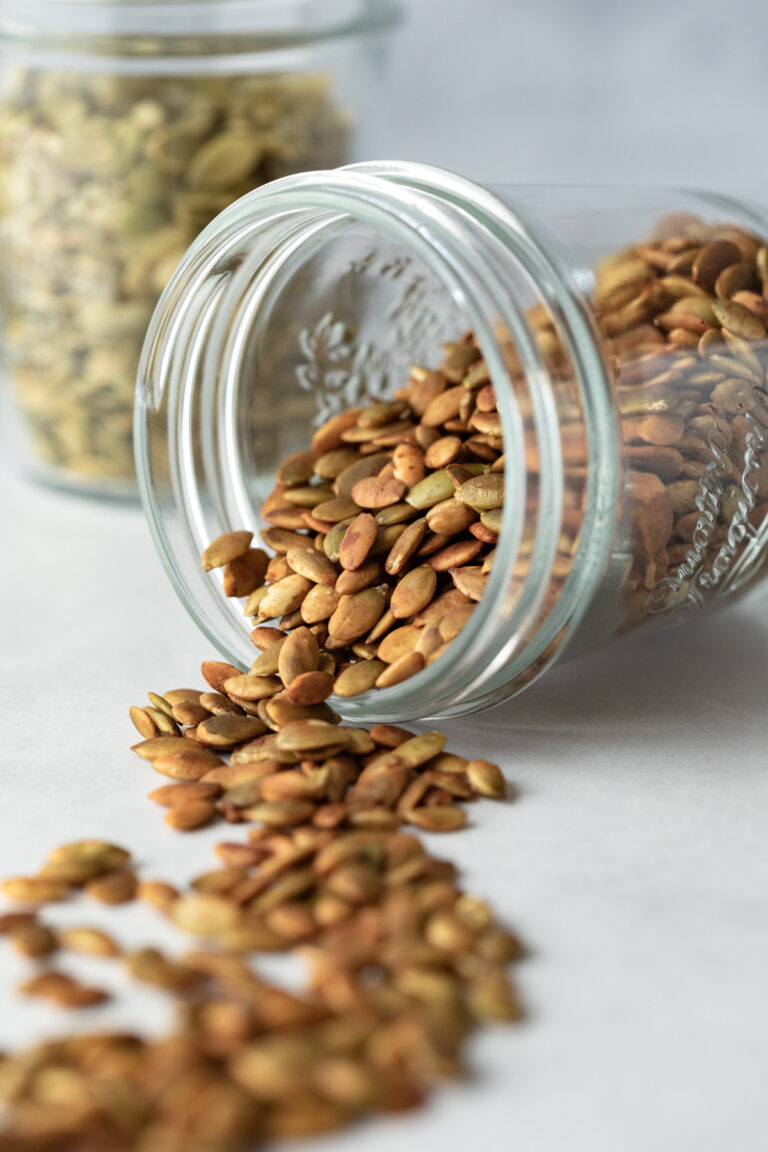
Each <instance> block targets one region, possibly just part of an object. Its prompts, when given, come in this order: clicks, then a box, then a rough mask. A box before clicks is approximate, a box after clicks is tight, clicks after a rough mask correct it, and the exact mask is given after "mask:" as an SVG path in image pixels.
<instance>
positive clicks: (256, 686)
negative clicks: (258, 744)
mask: <svg viewBox="0 0 768 1152" xmlns="http://www.w3.org/2000/svg"><path fill="white" fill-rule="evenodd" d="M265 655H266V653H265ZM281 687H282V684H281V683H280V681H279V680H278V679H277V677H276V676H258V675H256V676H254V675H253V673H250V672H248V673H244V674H243V675H238V676H232V677H231V678H230V679H229V680H225V681H224V690H225V692H228V693H229V694H230V696H235V697H236V698H237V700H238V702H239V701H241V700H266V699H268V698H269V697H270V696H274V695H275V693H276V692H279V691H280V689H281ZM214 719H215V720H216V721H219V720H225V721H230V720H232V721H235V724H234V725H233V724H218V723H213V720H214ZM243 719H244V717H242V716H232V715H222V716H218V717H215V718H212V722H211V723H208V721H203V723H202V724H200V725H199V726H198V739H200V740H201V741H202V742H203V743H204V744H207V743H209V742H210V741H209V740H208V735H209V733H211V732H218V731H226V730H227V729H228V728H232V730H233V731H235V730H236V729H237V724H238V722H239V721H242V720H243ZM253 734H254V735H258V733H256V732H254V733H253ZM243 739H245V740H247V739H250V737H248V736H245V737H243Z"/></svg>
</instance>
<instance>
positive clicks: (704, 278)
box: [692, 240, 741, 292]
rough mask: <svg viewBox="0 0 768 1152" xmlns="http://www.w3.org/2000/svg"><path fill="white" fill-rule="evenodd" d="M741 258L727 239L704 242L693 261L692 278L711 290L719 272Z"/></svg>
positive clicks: (734, 246)
mask: <svg viewBox="0 0 768 1152" xmlns="http://www.w3.org/2000/svg"><path fill="white" fill-rule="evenodd" d="M740 260H741V251H740V250H739V248H737V246H736V245H735V244H732V243H731V242H730V241H729V240H714V241H712V243H710V244H705V245H704V247H703V248H702V249H701V251H700V252H699V254H698V255H697V257H696V259H695V260H694V262H693V269H692V272H693V279H694V281H695V283H696V284H699V285H700V286H701V287H702V288H705V289H706V290H707V292H713V291H714V288H715V283H716V281H717V279H718V277H719V276H720V274H721V272H723V270H724V269H725V268H727V267H728V266H729V265H731V264H736V263H738V262H739V261H740Z"/></svg>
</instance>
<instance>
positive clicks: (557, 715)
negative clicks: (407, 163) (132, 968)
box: [0, 0, 768, 1152]
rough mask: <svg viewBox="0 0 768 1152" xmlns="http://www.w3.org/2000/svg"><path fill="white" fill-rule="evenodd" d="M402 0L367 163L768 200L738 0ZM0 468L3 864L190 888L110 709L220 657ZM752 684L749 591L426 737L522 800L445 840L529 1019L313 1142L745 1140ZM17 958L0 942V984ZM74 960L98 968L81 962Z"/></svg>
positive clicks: (121, 552)
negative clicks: (101, 858)
mask: <svg viewBox="0 0 768 1152" xmlns="http://www.w3.org/2000/svg"><path fill="white" fill-rule="evenodd" d="M412 7H413V18H412V20H411V23H410V27H409V29H408V30H407V32H406V33H405V34H403V35H402V36H401V37H400V39H399V42H398V46H397V49H396V58H395V66H394V70H393V81H392V86H391V91H390V105H391V111H392V123H393V126H392V127H391V129H390V130H388V132H387V133H386V135H385V137H383V138H382V139H381V144H380V149H379V151H380V154H381V155H387V156H390V157H392V156H402V157H406V158H413V159H423V160H427V161H429V162H432V163H438V164H443V165H446V166H450V167H453V168H456V169H458V170H460V171H463V172H465V173H467V174H469V175H472V176H475V177H476V178H478V179H484V180H496V181H502V180H504V181H510V182H512V181H521V182H531V181H538V180H548V181H553V180H558V181H568V180H576V181H583V182H588V181H618V182H639V183H654V182H660V181H663V182H672V183H682V184H691V185H697V184H700V185H706V186H711V187H715V188H719V189H722V190H724V191H730V192H734V193H737V194H738V193H741V192H743V191H745V190H746V191H748V192H750V193H751V194H754V195H759V194H760V192H761V188H762V190H764V192H765V194H766V201H768V172H766V171H764V168H765V156H766V148H765V143H764V141H765V135H766V130H767V129H766V124H768V117H767V113H768V100H766V95H767V89H768V69H766V67H765V63H764V60H765V46H766V43H768V37H767V36H766V32H768V9H765V8H764V7H763V5H762V4H761V3H759V0H751V2H745V3H742V4H741V5H739V6H736V5H724V4H719V3H718V4H716V3H713V2H711V0H707V2H699V3H696V4H694V3H677V4H674V3H662V2H661V0H646V3H645V4H644V5H642V6H640V5H637V4H623V3H619V2H614V3H609V2H608V0H604V2H597V0H588V2H580V3H575V2H572V3H568V2H567V0H559V2H553V0H548V2H541V3H539V4H538V5H536V6H534V5H529V4H526V5H522V4H517V3H512V2H510V0H473V2H472V3H471V4H470V3H462V2H461V0H417V2H415V3H414V4H413V6H412ZM8 455H9V454H8V446H7V441H6V445H5V447H4V452H3V460H2V463H1V464H0V522H1V528H2V531H1V532H0V549H1V552H0V555H1V557H2V563H1V564H0V585H2V587H0V604H1V605H2V611H1V612H0V639H1V640H2V655H3V659H2V665H1V666H0V699H1V700H2V705H3V708H2V713H0V725H1V727H0V748H1V749H2V753H1V754H0V781H1V782H2V792H0V874H2V875H6V874H8V873H11V872H22V871H24V870H31V869H33V868H35V867H36V866H37V865H38V864H39V863H40V862H41V861H42V859H43V856H44V854H45V852H46V850H47V849H48V848H49V847H50V846H52V845H53V844H55V843H58V842H61V841H63V840H66V839H68V838H73V837H79V836H82V835H90V834H106V835H109V836H112V837H114V838H115V839H117V840H119V841H121V842H125V843H126V844H128V845H129V846H132V847H133V848H134V849H135V850H136V853H137V855H138V857H139V859H140V862H141V864H142V867H143V870H144V873H145V875H163V876H168V877H170V878H172V879H174V878H175V879H178V880H183V878H184V877H188V876H189V875H190V874H191V873H192V872H196V871H202V870H203V869H204V868H206V867H209V866H213V857H212V855H210V854H209V853H208V850H207V845H209V844H212V843H213V842H215V841H216V840H217V839H219V838H221V835H220V830H216V831H215V832H214V831H213V830H211V831H210V832H203V833H199V834H197V835H195V836H194V837H187V838H185V837H181V836H179V835H177V834H173V833H171V832H170V830H168V829H166V828H165V827H164V825H163V823H162V816H161V812H160V810H159V809H156V808H155V807H154V806H151V805H149V804H148V802H147V801H146V800H145V793H146V792H148V791H149V790H150V788H151V787H154V786H155V785H156V784H157V783H158V778H157V777H156V776H154V774H153V773H152V770H151V768H149V767H148V766H147V765H146V764H145V763H144V762H142V761H139V760H138V759H137V758H136V757H134V756H132V755H131V754H130V753H129V752H127V751H126V747H127V745H128V744H129V743H131V742H132V740H133V730H132V728H131V727H130V724H129V722H128V719H127V707H128V705H129V704H131V703H140V702H141V700H142V698H143V694H144V692H145V691H146V689H148V688H152V689H154V690H158V691H163V690H164V689H168V688H170V687H174V686H179V685H194V684H197V683H198V682H199V677H198V674H197V668H198V665H199V662H200V660H201V659H202V658H203V657H206V656H213V655H214V653H212V652H210V651H209V650H208V648H207V646H206V644H205V642H204V641H203V640H202V639H201V638H200V636H199V635H197V634H196V632H195V628H194V626H193V625H192V623H191V622H190V620H189V619H188V618H187V617H186V615H185V614H184V612H183V610H182V608H181V607H180V605H179V604H178V603H177V602H176V600H175V598H174V594H173V593H172V591H171V589H170V587H169V586H168V584H167V582H166V580H165V577H164V575H163V572H162V570H161V568H160V564H159V561H158V560H157V558H156V556H155V555H154V552H153V549H152V545H151V542H150V540H149V537H148V533H147V530H146V528H145V526H144V523H143V520H142V517H141V514H140V512H139V511H138V510H137V509H135V508H126V507H122V506H111V505H108V504H98V503H94V502H89V501H82V500H78V499H76V498H73V497H68V496H66V495H63V494H57V493H52V492H47V491H45V490H43V489H40V488H35V487H34V486H32V485H29V484H28V483H25V482H23V481H22V480H20V479H19V477H18V475H17V473H16V469H15V467H14V465H13V464H12V463H11V462H10V461H9V459H8ZM767 699H768V624H767V623H766V614H765V608H764V606H761V605H760V604H756V605H753V606H749V607H747V606H745V607H742V608H740V609H738V610H735V611H733V612H730V613H727V614H726V615H724V616H722V617H721V618H720V619H717V620H711V621H709V622H705V623H703V624H699V625H698V626H695V627H694V628H692V629H689V630H686V631H682V632H677V633H673V634H669V635H668V636H666V637H665V638H663V639H662V640H660V641H659V640H657V641H655V642H653V643H647V642H642V641H641V642H639V643H636V644H634V645H632V646H628V647H625V648H620V649H619V648H617V649H616V650H615V651H608V652H603V653H601V654H600V655H599V656H596V657H593V658H590V659H589V660H586V661H583V662H581V663H580V664H578V665H573V666H570V665H564V666H562V667H561V668H559V669H557V670H556V671H554V672H553V673H552V674H551V675H549V676H547V678H546V679H545V681H544V682H543V683H542V684H541V685H539V686H538V687H537V688H535V689H534V690H532V691H531V692H530V693H529V694H527V695H526V696H524V697H523V698H521V699H519V700H518V701H516V702H514V703H513V704H510V705H507V706H505V707H503V708H500V709H498V710H496V711H494V712H492V713H488V714H486V715H483V716H478V717H476V718H474V719H471V720H462V721H461V722H460V723H454V724H447V725H446V726H445V727H446V729H447V730H448V731H449V734H450V742H451V747H453V748H454V749H455V750H456V751H460V752H465V753H473V754H482V755H486V756H490V757H492V758H498V759H499V760H500V761H501V762H502V764H503V766H504V769H505V771H506V772H507V774H508V776H509V778H510V779H511V780H512V781H514V783H515V784H516V786H517V787H518V790H519V797H518V799H517V801H516V802H515V803H514V804H509V805H504V806H501V805H498V806H494V805H491V804H484V805H481V806H477V807H476V808H475V809H474V810H473V814H472V817H473V819H472V827H471V829H470V830H468V831H467V832H465V833H462V834H460V835H458V836H454V837H450V838H445V839H444V840H441V841H439V843H438V847H439V849H440V850H442V851H444V852H446V853H447V854H449V855H450V856H452V857H453V858H455V859H456V860H457V861H459V862H460V864H461V865H462V867H463V868H464V870H465V871H464V874H465V878H466V883H467V885H468V886H469V887H470V888H471V889H472V890H474V891H476V892H478V893H480V894H483V895H487V896H488V897H490V898H492V899H493V901H494V903H495V906H496V907H497V909H498V910H499V912H500V913H501V914H502V915H503V916H504V917H505V918H506V919H507V920H508V921H509V922H510V923H511V924H513V925H514V926H515V927H516V928H517V929H518V930H519V932H520V933H521V934H522V936H523V937H524V939H525V940H526V941H527V943H528V945H529V948H530V952H531V955H530V958H529V959H528V960H527V961H526V962H525V964H524V965H522V966H521V968H520V970H519V978H520V984H521V988H522V992H523V996H524V999H525V1002H526V1005H527V1008H528V1019H527V1022H526V1023H525V1025H524V1026H522V1027H520V1028H517V1029H510V1030H499V1031H497V1032H489V1033H486V1034H485V1035H484V1036H483V1037H482V1038H481V1039H480V1040H479V1041H478V1042H477V1043H476V1044H475V1045H474V1046H473V1050H472V1057H473V1063H474V1068H475V1070H476V1072H477V1076H476V1078H475V1080H474V1081H473V1082H470V1083H468V1084H466V1085H464V1086H462V1087H461V1088H456V1087H452V1088H450V1089H449V1090H447V1091H444V1092H443V1093H441V1094H439V1095H438V1097H437V1098H436V1100H435V1102H434V1105H433V1106H432V1107H431V1108H430V1109H429V1110H427V1111H426V1112H423V1113H421V1114H417V1115H414V1116H412V1117H406V1118H402V1119H398V1120H396V1121H383V1122H381V1123H379V1122H377V1123H375V1124H370V1125H367V1126H365V1127H364V1128H363V1129H358V1130H356V1131H355V1132H353V1133H351V1134H349V1135H347V1136H345V1137H341V1138H338V1137H334V1138H333V1139H329V1140H326V1141H321V1142H318V1143H314V1144H312V1145H311V1147H313V1148H317V1149H319V1150H323V1152H324V1150H325V1149H328V1150H329V1152H330V1150H331V1149H334V1150H335V1149H339V1148H358V1147H359V1148H364V1149H368V1150H369V1152H390V1149H392V1148H393V1147H394V1146H395V1141H396V1142H397V1147H398V1149H399V1150H400V1152H417V1150H418V1152H459V1150H460V1149H464V1148H465V1147H466V1146H467V1145H469V1144H476V1145H480V1144H482V1146H483V1147H484V1148H485V1149H486V1150H487V1152H508V1150H510V1152H511V1150H512V1149H515V1150H516V1152H517V1150H519V1152H565V1150H566V1149H567V1150H568V1152H670V1150H672V1149H674V1152H726V1150H727V1152H764V1150H765V1148H766V1136H765V1132H766V1121H767V1120H768V1106H766V1093H765V1074H766V1066H767V1063H768V1008H767V1007H766V1004H767V1002H768V1001H767V998H766V972H767V971H768V902H767V900H766V896H767V893H766V880H767V879H768V848H767V847H766V825H767V818H768V781H767V778H766V770H765V760H766V754H765V747H766V732H767V730H768V721H767V720H766V714H767V713H768V706H767V705H766V700H767ZM57 917H58V920H59V921H61V920H63V919H66V920H68V921H69V922H73V921H81V922H82V921H86V922H87V921H89V920H92V919H102V918H103V915H102V913H101V912H99V913H98V916H96V915H93V916H92V915H91V910H90V909H88V908H87V907H84V906H75V907H73V908H71V909H70V908H68V909H65V910H62V911H61V912H60V913H58V914H57ZM106 919H107V920H108V921H109V922H110V923H111V924H112V925H113V926H114V927H115V930H116V931H117V932H118V934H119V935H120V936H121V938H122V939H123V940H124V941H125V942H134V943H139V942H142V943H152V942H155V941H156V940H158V939H161V940H162V939H167V940H168V942H169V943H173V944H174V945H177V944H178V941H175V940H173V939H172V938H171V937H170V936H168V937H163V936H162V935H161V934H160V933H159V923H160V922H159V918H158V917H155V916H154V914H152V913H151V912H148V911H140V910H138V909H128V910H123V911H121V910H118V911H115V912H114V913H112V914H111V915H110V916H109V917H106ZM22 971H23V967H22V966H21V965H19V964H18V963H16V962H11V961H10V960H9V957H8V953H7V950H2V951H0V979H1V980H2V987H3V989H7V987H8V986H9V984H10V983H11V982H12V981H13V980H16V979H18V978H20V975H21V972H22ZM89 971H90V973H91V974H94V973H96V974H97V976H98V978H101V976H100V973H101V971H102V969H101V967H100V966H99V964H98V962H94V964H93V965H92V966H91V968H90V970H89ZM105 979H107V978H106V977H105ZM113 986H114V985H113ZM0 1003H1V1004H2V1007H1V1008H0V1047H4V1046H6V1045H8V1044H10V1043H15V1042H18V1041H20V1040H22V1039H26V1040H31V1039H33V1038H35V1037H37V1036H40V1035H44V1034H48V1033H50V1031H51V1030H52V1029H56V1028H60V1027H62V1026H63V1024H62V1020H61V1018H60V1017H54V1016H52V1015H51V1014H50V1012H49V1010H47V1009H45V1008H41V1007H36V1006H34V1005H31V1004H29V1003H20V1002H18V1001H16V1000H13V999H10V998H8V997H7V996H6V994H5V992H3V998H2V1000H1V1001H0ZM162 1003H163V1002H162V1001H161V1000H160V999H156V998H155V997H154V996H153V995H152V994H151V993H145V994H143V995H141V996H139V997H137V998H134V999H132V1000H130V1001H129V1002H128V1005H127V1007H126V1008H125V1009H124V1010H123V1012H122V1015H119V1014H117V1013H116V1012H114V1011H112V1010H110V1011H108V1012H105V1013H104V1014H102V1015H97V1016H96V1017H95V1019H96V1020H97V1021H98V1022H99V1023H101V1021H102V1020H114V1019H119V1020H121V1021H122V1022H123V1023H125V1022H128V1021H130V1022H131V1023H133V1024H134V1025H135V1024H139V1023H140V1024H147V1025H149V1024H150V1023H155V1022H157V1020H158V1018H159V1017H158V1008H159V1005H160V1004H162ZM92 1022H93V1020H91V1021H88V1023H89V1025H90V1024H91V1023H92Z"/></svg>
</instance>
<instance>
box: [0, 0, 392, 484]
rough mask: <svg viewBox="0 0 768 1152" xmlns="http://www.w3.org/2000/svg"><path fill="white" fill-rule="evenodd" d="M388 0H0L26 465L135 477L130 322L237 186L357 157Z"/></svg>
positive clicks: (9, 288) (8, 253)
mask: <svg viewBox="0 0 768 1152" xmlns="http://www.w3.org/2000/svg"><path fill="white" fill-rule="evenodd" d="M397 19H398V9H397V7H396V5H395V4H394V3H392V2H391V0H207V2H191V3H187V2H183V0H182V2H179V0H152V2H151V3H150V2H142V0H139V2H134V0H113V2H110V0H8V2H5V3H3V5H2V8H0V69H1V71H0V245H1V254H2V259H1V260H0V268H1V269H2V271H0V300H1V302H2V311H3V334H2V336H3V338H2V348H3V361H4V369H5V374H6V376H7V380H8V383H9V385H10V388H11V391H12V394H13V397H14V401H15V404H14V407H15V410H16V411H17V412H18V414H19V416H20V425H21V428H20V430H19V439H21V438H23V448H21V449H20V450H21V452H22V453H23V459H24V462H25V464H26V465H27V467H28V469H29V470H31V471H33V472H34V473H35V474H36V475H37V476H38V477H39V478H41V479H43V480H46V481H48V482H50V483H54V484H57V485H59V486H64V487H68V488H73V489H77V490H81V491H85V492H91V493H95V494H110V495H115V496H122V495H131V494H132V493H133V492H134V490H135V481H134V464H133V447H132V413H133V395H134V387H135V378H136V369H137V365H138V359H139V353H140V350H141V346H142V342H143V338H144V333H145V329H146V327H147V323H148V321H149V318H150V316H151V314H152V311H153V309H154V306H155V304H156V302H157V299H158V297H159V295H160V292H161V290H162V288H163V286H164V285H165V283H166V281H167V279H168V277H169V275H170V273H171V271H172V270H173V268H174V267H175V266H176V264H177V263H178V261H179V259H180V257H181V256H182V254H183V253H184V251H185V250H186V249H187V248H188V246H189V244H190V243H191V241H192V240H193V239H194V237H195V236H196V235H197V234H198V233H199V232H200V231H201V230H202V229H203V228H204V227H205V226H206V225H207V224H208V223H209V221H211V220H212V219H213V218H214V217H215V216H216V215H217V214H218V213H219V212H220V211H221V210H222V209H223V208H225V207H226V206H227V205H228V204H230V203H231V202H232V201H234V200H236V199H238V198H239V197H241V196H242V195H244V194H245V193H247V192H249V191H250V190H252V189H253V188H257V187H259V186H260V185H262V184H264V183H266V182H268V181H270V180H274V179H276V178H278V177H280V176H285V175H288V174H291V173H295V172H299V171H303V170H307V169H318V168H331V167H336V166H337V165H340V164H343V163H345V162H347V161H348V160H349V159H350V158H351V157H352V156H354V155H356V154H360V155H365V153H366V150H367V147H370V146H371V144H370V143H369V144H368V145H366V140H365V134H366V132H369V133H370V132H372V129H371V124H372V119H371V113H373V112H374V111H375V110H376V109H379V108H380V107H381V103H382V102H381V101H380V100H377V99H375V97H376V88H377V86H378V85H379V84H380V83H381V80H382V72H383V67H382V65H383V63H384V54H385V49H386V41H387V33H388V32H389V31H390V30H391V29H392V28H393V26H394V25H395V24H396V23H397Z"/></svg>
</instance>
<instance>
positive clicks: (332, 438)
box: [312, 408, 361, 455]
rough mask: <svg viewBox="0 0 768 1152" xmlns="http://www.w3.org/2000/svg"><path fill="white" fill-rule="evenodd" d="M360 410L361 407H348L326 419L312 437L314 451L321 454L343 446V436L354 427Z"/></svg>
mask: <svg viewBox="0 0 768 1152" xmlns="http://www.w3.org/2000/svg"><path fill="white" fill-rule="evenodd" d="M360 411H361V410H360V409H359V408H347V409H345V410H344V411H343V412H339V414H338V415H337V416H332V417H331V418H330V419H329V420H326V422H325V424H323V425H322V426H321V427H320V428H318V429H317V431H316V432H315V434H314V436H313V437H312V450H313V452H316V453H318V455H320V454H322V453H324V452H331V451H333V450H334V449H336V448H341V447H342V444H343V440H342V436H343V435H344V433H345V432H346V431H347V430H348V429H349V428H354V426H355V424H356V423H357V421H358V418H359V416H360Z"/></svg>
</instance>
